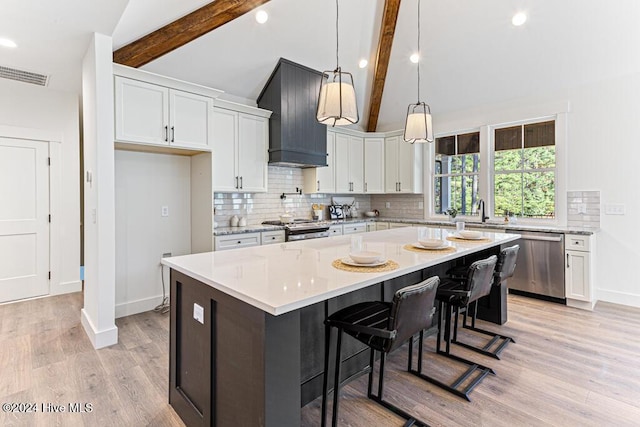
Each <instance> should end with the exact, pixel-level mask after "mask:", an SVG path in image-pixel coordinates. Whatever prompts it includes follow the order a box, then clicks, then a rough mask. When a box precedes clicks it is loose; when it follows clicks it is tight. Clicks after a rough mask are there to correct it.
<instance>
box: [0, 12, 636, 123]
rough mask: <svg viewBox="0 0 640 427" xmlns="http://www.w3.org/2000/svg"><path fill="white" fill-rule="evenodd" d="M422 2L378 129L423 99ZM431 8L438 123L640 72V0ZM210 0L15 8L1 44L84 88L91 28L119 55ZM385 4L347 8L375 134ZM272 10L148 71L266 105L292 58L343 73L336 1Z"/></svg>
mask: <svg viewBox="0 0 640 427" xmlns="http://www.w3.org/2000/svg"><path fill="white" fill-rule="evenodd" d="M417 1H418V0H402V1H401V5H400V10H399V15H398V21H397V27H396V30H395V36H394V42H393V47H392V51H391V55H390V60H389V68H388V72H387V76H386V83H385V86H384V94H383V96H382V102H381V105H380V113H379V120H378V126H377V129H378V130H390V129H398V128H400V127H401V126H402V123H403V120H404V114H405V112H406V107H407V104H409V103H411V102H415V101H416V96H417V94H416V66H415V64H412V63H411V62H409V60H408V58H409V56H410V54H411V53H413V52H414V51H415V50H416V24H417V22H416V19H417V16H416V6H417ZM421 1H422V6H421V7H422V14H421V25H422V37H421V46H422V56H423V57H422V62H421V64H422V65H421V70H422V85H421V94H422V98H423V100H425V101H427V102H428V103H430V104H431V107H432V110H433V111H434V114H435V115H436V117H437V115H438V114H439V113H442V112H448V111H453V110H460V109H464V108H468V107H474V106H482V105H486V104H488V103H493V102H499V101H504V100H508V99H512V98H518V97H525V96H531V95H535V94H540V93H546V92H552V91H564V90H566V89H567V88H568V87H572V86H575V85H580V84H583V83H587V82H591V81H596V80H602V79H606V78H609V77H613V76H616V75H623V74H629V73H636V72H640V53H638V52H639V51H638V49H637V47H638V45H640V26H639V25H637V17H638V16H640V2H639V1H637V0H616V1H612V2H603V1H601V0H482V1H476V0H446V1H442V0H421ZM208 2H209V1H208V0H130V1H129V2H128V3H127V2H126V1H125V0H98V1H93V2H89V3H90V5H89V3H88V2H85V1H82V0H51V1H47V2H45V1H35V0H23V1H17V0H9V1H5V2H3V5H2V13H0V37H10V38H13V39H17V40H16V42H17V43H18V44H19V46H20V47H19V49H17V50H15V51H6V50H2V51H0V65H4V66H16V67H17V66H20V67H23V68H25V69H28V70H30V71H36V72H41V73H51V74H52V83H51V87H52V88H55V89H64V90H78V88H79V75H80V71H79V64H80V61H81V58H82V55H83V54H84V51H85V50H86V45H87V43H88V40H89V38H90V33H91V32H93V31H97V32H101V33H104V34H108V35H109V34H112V35H113V41H114V49H117V48H119V47H121V46H124V45H127V44H129V43H130V42H132V41H134V40H137V39H139V38H140V37H142V36H144V35H145V34H148V33H150V32H152V31H154V30H156V29H158V28H160V27H162V26H163V25H166V24H168V23H170V22H172V21H174V20H176V19H178V18H179V17H181V16H184V15H185V14H187V13H189V12H191V11H193V10H196V9H198V8H199V7H201V6H203V5H205V4H207V3H208ZM125 6H126V8H125ZM383 7H384V0H341V1H340V65H341V66H342V67H343V68H344V69H345V70H348V71H351V72H352V73H353V74H354V79H355V82H356V90H357V93H358V102H359V106H360V109H361V113H360V116H361V118H362V121H361V123H360V125H361V127H363V128H366V126H367V123H366V121H367V118H368V111H367V108H368V105H369V98H370V96H371V88H372V80H373V73H374V71H373V70H374V63H375V61H374V60H375V53H376V49H377V44H378V36H379V26H380V22H381V17H382V10H383ZM261 8H262V9H264V10H266V11H267V12H268V13H269V20H268V21H267V23H266V24H264V25H260V24H258V23H257V22H256V21H255V19H254V15H253V13H248V14H246V15H243V16H241V17H239V18H237V19H235V20H233V21H231V22H229V23H228V24H226V25H224V26H222V27H220V28H217V29H215V30H214V31H212V32H210V33H208V34H206V35H203V36H202V37H200V38H198V39H196V40H194V41H192V42H190V43H188V44H186V45H185V46H182V47H180V48H178V49H176V50H173V51H171V52H170V53H168V54H166V55H164V56H162V57H160V58H158V59H156V60H154V61H152V62H150V63H148V64H146V65H144V66H142V69H144V70H148V71H152V72H155V73H159V74H164V75H169V76H172V77H176V78H180V79H184V80H188V81H192V82H195V83H199V84H203V85H206V86H211V87H215V88H218V89H222V90H224V91H225V92H226V94H225V97H227V98H228V99H232V100H240V101H244V102H255V99H256V97H257V95H258V93H259V92H260V90H261V89H262V86H263V85H264V83H265V82H266V79H267V78H268V76H269V75H270V73H271V71H272V69H273V67H274V66H275V64H276V62H277V60H278V58H280V57H284V58H287V59H290V60H292V61H295V62H299V63H301V64H304V65H307V66H309V67H312V68H315V69H318V70H328V69H333V68H334V67H335V2H334V1H333V0H271V1H269V2H267V3H266V4H264V5H263V6H261ZM520 10H523V11H526V12H527V14H528V17H529V19H528V21H527V22H526V23H525V25H523V26H521V27H514V26H513V25H512V24H511V17H512V16H513V14H514V13H515V12H517V11H520ZM118 19H119V22H118ZM116 22H117V25H116ZM114 28H115V30H114ZM361 58H366V59H368V60H369V66H368V67H367V68H365V69H360V68H358V61H359V60H360V59H361Z"/></svg>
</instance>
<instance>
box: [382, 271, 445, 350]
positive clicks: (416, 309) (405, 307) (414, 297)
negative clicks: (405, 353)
mask: <svg viewBox="0 0 640 427" xmlns="http://www.w3.org/2000/svg"><path fill="white" fill-rule="evenodd" d="M439 284H440V278H439V277H438V276H433V277H430V278H428V279H427V280H424V281H422V282H420V283H418V284H415V285H411V286H406V287H404V288H402V289H399V290H398V291H396V293H395V295H394V296H393V303H392V305H391V313H390V317H389V327H388V329H389V330H390V331H394V330H395V331H396V336H395V338H392V339H390V340H388V341H387V344H386V348H385V352H387V353H388V352H390V351H393V350H395V349H396V348H398V347H400V346H401V345H402V344H404V343H405V342H407V341H408V340H409V339H410V338H411V337H412V336H414V335H415V334H417V333H418V332H420V331H422V330H424V329H429V328H430V327H431V326H432V325H433V314H434V312H435V307H434V301H435V298H436V291H437V289H438V285H439Z"/></svg>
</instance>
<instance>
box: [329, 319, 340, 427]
mask: <svg viewBox="0 0 640 427" xmlns="http://www.w3.org/2000/svg"><path fill="white" fill-rule="evenodd" d="M341 347H342V328H338V343H337V345H336V368H335V369H336V372H335V377H334V381H333V417H332V418H331V425H332V426H333V427H336V426H337V425H338V401H339V400H338V397H339V396H340V365H341V363H340V359H341V357H340V349H341Z"/></svg>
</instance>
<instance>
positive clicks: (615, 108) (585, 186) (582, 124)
mask: <svg viewBox="0 0 640 427" xmlns="http://www.w3.org/2000/svg"><path fill="white" fill-rule="evenodd" d="M638 93H640V73H635V74H631V75H626V76H623V77H616V78H611V79H608V80H605V81H600V82H597V83H590V84H587V85H583V86H578V87H573V88H565V89H563V90H561V91H556V92H553V93H547V94H542V95H540V96H538V97H536V98H526V99H516V100H511V101H508V102H504V103H500V104H492V105H482V106H477V107H474V108H473V109H469V110H463V111H457V112H454V113H447V114H440V115H438V114H434V127H435V128H436V131H437V132H450V131H455V130H465V129H472V128H476V127H479V126H481V125H486V124H497V123H500V122H509V121H513V120H521V119H529V118H536V117H539V116H542V115H548V114H553V113H556V112H560V111H566V110H567V109H568V111H569V113H568V114H567V115H566V118H567V139H566V150H567V151H566V168H567V170H566V172H567V173H566V177H567V183H566V191H583V190H599V191H600V192H601V193H600V197H601V200H602V204H603V206H604V205H606V204H608V203H623V204H625V205H626V215H620V216H613V215H605V214H604V211H602V213H601V215H600V221H601V230H600V231H599V232H598V233H597V234H596V239H597V256H596V257H595V263H596V277H595V287H596V296H597V298H598V299H599V300H603V301H609V302H615V303H619V304H625V305H632V306H635V307H640V285H638V281H637V279H636V271H635V263H636V262H637V260H638V259H640V247H639V246H638V245H637V242H638V241H640V227H638V222H639V220H640V198H638V197H637V194H638V184H637V182H638V179H637V176H636V175H637V172H636V171H637V167H636V166H637V164H638V162H637V159H638V158H639V157H640V143H639V141H638V138H639V135H640V119H639V118H640V103H639V102H638V100H637V94H638ZM567 107H568V108H567ZM561 197H562V198H563V199H564V200H566V193H564V194H561ZM603 206H602V207H601V209H603Z"/></svg>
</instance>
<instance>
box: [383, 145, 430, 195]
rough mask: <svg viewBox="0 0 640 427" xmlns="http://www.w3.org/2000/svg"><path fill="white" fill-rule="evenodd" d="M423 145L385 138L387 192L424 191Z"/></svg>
mask: <svg viewBox="0 0 640 427" xmlns="http://www.w3.org/2000/svg"><path fill="white" fill-rule="evenodd" d="M423 146H424V144H410V143H408V142H404V141H403V140H402V139H401V138H400V137H399V136H392V137H388V138H385V164H384V166H385V169H384V170H385V192H387V193H422V187H423V186H422V173H423V166H422V165H423V160H422V158H423Z"/></svg>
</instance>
